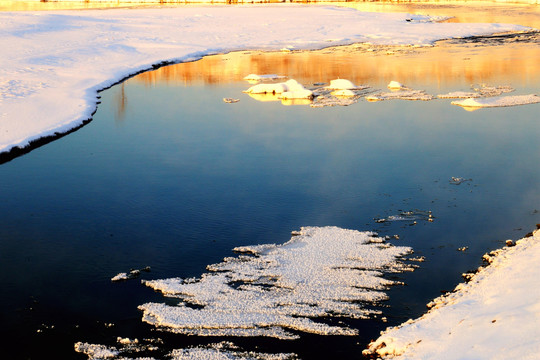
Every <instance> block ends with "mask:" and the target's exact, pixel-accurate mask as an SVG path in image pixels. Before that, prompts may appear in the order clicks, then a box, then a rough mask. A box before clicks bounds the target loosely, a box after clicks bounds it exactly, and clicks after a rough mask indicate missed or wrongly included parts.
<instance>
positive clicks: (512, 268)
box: [369, 230, 540, 359]
mask: <svg viewBox="0 0 540 360" xmlns="http://www.w3.org/2000/svg"><path fill="white" fill-rule="evenodd" d="M509 244H510V245H513V243H511V242H510V243H509ZM539 258H540V230H536V231H535V232H534V233H533V234H532V236H531V237H526V238H524V239H522V240H520V241H517V244H516V246H512V247H507V248H504V249H501V250H498V251H495V252H493V253H492V254H489V255H486V256H484V259H485V260H487V261H488V262H490V263H491V264H490V265H489V266H487V267H485V268H481V269H480V271H479V272H478V273H476V274H475V275H474V276H472V277H471V280H470V282H468V283H466V284H460V285H458V286H457V288H456V290H457V292H453V293H451V294H449V295H448V296H443V297H440V298H438V299H436V300H434V301H433V302H432V303H430V306H431V307H432V309H431V310H430V311H429V312H428V313H427V314H426V315H424V316H422V317H421V318H420V319H418V320H414V321H412V320H411V321H409V322H406V323H405V324H403V325H402V326H400V327H396V328H391V329H388V330H386V331H385V332H384V333H383V334H382V335H381V337H380V338H379V339H377V340H376V341H374V342H373V343H371V344H370V348H369V349H370V352H372V353H375V354H377V355H380V356H387V357H394V356H397V355H401V356H400V357H399V358H400V359H537V358H538V356H539V354H540V343H539V342H538V338H539V337H540V326H539V323H540V278H539V277H538V271H537V270H538V259H539Z"/></svg>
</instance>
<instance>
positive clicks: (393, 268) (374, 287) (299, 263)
mask: <svg viewBox="0 0 540 360" xmlns="http://www.w3.org/2000/svg"><path fill="white" fill-rule="evenodd" d="M234 250H235V251H237V252H240V253H241V254H240V255H239V256H237V257H228V258H225V259H224V261H223V262H221V263H219V264H214V265H210V266H208V270H209V272H208V273H205V274H203V275H202V276H201V277H200V278H191V279H181V278H173V279H165V280H154V281H143V283H144V284H146V285H147V286H149V287H152V288H153V289H155V290H159V291H161V292H162V293H163V294H165V295H167V296H170V297H176V298H178V299H180V303H179V304H178V305H177V306H171V305H166V304H162V303H147V304H144V305H141V306H140V307H139V308H140V310H142V311H143V312H144V315H143V320H144V321H146V322H148V323H149V324H152V325H155V326H159V327H161V328H165V329H166V330H169V331H172V332H177V333H183V334H195V335H203V336H204V335H207V336H268V337H275V338H280V339H293V338H297V337H298V335H296V334H294V333H293V332H291V330H293V331H301V332H308V333H314V334H321V335H354V334H356V331H355V330H353V329H350V328H347V327H344V326H331V325H328V324H325V323H323V322H316V321H314V320H313V319H314V318H321V317H327V316H344V317H350V318H365V317H368V316H369V315H370V314H372V313H374V312H375V311H374V310H367V309H365V308H364V306H363V305H362V303H376V302H379V301H382V300H384V299H386V297H387V296H386V294H385V293H384V290H385V289H386V288H387V287H388V286H390V285H393V284H396V283H395V282H393V281H390V280H386V279H384V278H383V277H382V275H383V273H385V272H399V271H406V270H412V267H411V266H408V265H405V264H403V262H402V261H400V257H402V256H404V255H406V254H409V253H410V252H411V249H410V248H407V247H395V246H391V245H388V244H385V243H384V240H383V239H381V238H376V237H375V234H373V233H369V232H359V231H355V230H346V229H341V228H337V227H306V228H302V229H301V231H300V232H298V233H297V234H296V235H295V236H293V237H292V238H291V240H289V241H288V242H286V243H285V244H283V245H275V244H267V245H256V246H243V247H238V248H235V249H234Z"/></svg>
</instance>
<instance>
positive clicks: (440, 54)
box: [131, 42, 540, 92]
mask: <svg viewBox="0 0 540 360" xmlns="http://www.w3.org/2000/svg"><path fill="white" fill-rule="evenodd" d="M538 59H540V47H539V46H537V45H536V44H530V43H528V44H520V43H513V44H506V45H504V46H501V45H498V46H480V45H478V44H451V43H449V42H440V43H439V44H438V45H437V46H435V47H427V48H414V47H370V46H368V45H361V44H358V45H351V46H346V47H338V48H329V49H324V50H320V51H313V52H291V53H283V52H273V53H265V52H258V51H254V52H236V53H229V54H224V55H213V56H208V57H205V58H203V59H202V60H200V61H195V62H190V63H183V64H177V65H172V66H166V67H162V68H160V69H158V70H155V71H150V72H146V73H143V74H140V75H138V76H136V77H135V78H133V79H132V80H131V81H137V82H140V83H145V84H147V85H152V84H157V83H160V84H174V85H192V84H210V85H212V84H220V83H228V82H238V81H243V78H244V77H245V76H246V75H248V74H250V73H255V74H277V75H283V76H287V77H289V78H294V79H296V80H298V81H299V82H301V83H303V84H306V85H310V84H313V83H319V82H325V83H328V82H329V81H330V80H332V79H338V78H342V79H348V80H351V81H352V82H354V83H355V84H357V85H360V84H363V85H370V86H373V87H385V86H386V84H388V82H390V81H392V80H396V81H399V82H401V83H403V84H406V85H408V86H411V87H413V86H414V87H422V89H425V90H431V91H455V90H467V89H468V87H469V86H470V85H473V84H489V85H511V86H514V87H516V88H518V89H519V88H533V89H535V90H534V91H536V92H537V91H538V88H537V86H538V84H539V80H540V67H539V66H538ZM245 83H246V88H247V87H248V86H249V84H248V83H247V82H245Z"/></svg>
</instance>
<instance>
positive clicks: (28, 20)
mask: <svg viewBox="0 0 540 360" xmlns="http://www.w3.org/2000/svg"><path fill="white" fill-rule="evenodd" d="M283 6H285V5H279V6H264V7H262V6H240V7H201V8H197V7H188V8H171V9H138V10H126V9H119V10H111V11H95V10H89V11H85V12H79V11H54V12H36V13H32V12H24V13H9V12H4V13H0V19H1V21H0V24H1V25H0V34H1V38H0V45H1V46H2V48H4V49H10V51H9V52H8V53H7V54H5V55H3V56H2V58H1V59H0V90H1V93H0V106H1V107H0V152H6V151H10V150H11V149H13V148H14V147H21V148H22V147H26V146H28V145H29V144H30V143H32V142H34V141H36V140H38V139H40V138H43V137H47V136H55V135H58V134H62V133H65V132H68V131H70V130H71V129H73V128H76V127H78V126H80V125H81V124H82V123H83V122H84V121H86V120H88V119H90V118H91V116H92V113H93V112H94V111H95V109H96V106H97V102H98V97H97V92H98V91H99V90H101V89H103V88H106V87H108V86H111V85H112V84H114V83H116V82H118V81H120V80H121V79H123V78H125V77H126V76H129V75H131V74H134V73H137V72H140V71H143V70H145V69H149V68H151V67H152V65H154V64H160V63H163V62H180V61H191V60H194V59H198V58H200V57H201V56H203V55H206V54H211V53H216V52H226V51H231V50H238V49H264V50H278V49H281V48H284V47H287V48H288V49H293V50H294V49H315V48H323V47H327V46H331V45H340V44H349V43H354V42H371V43H376V44H414V45H426V44H431V43H433V42H434V41H436V40H439V39H444V38H452V37H466V36H472V35H484V34H491V33H497V32H506V31H522V30H526V28H525V27H523V26H518V25H500V24H450V23H444V24H443V23H436V22H432V21H430V18H429V17H425V16H411V15H408V14H399V13H394V14H383V13H362V12H358V11H355V10H351V9H343V8H330V7H319V6H309V7H306V6H295V5H292V6H287V11H286V12H285V11H283V9H284V8H283ZM261 19H264V21H261Z"/></svg>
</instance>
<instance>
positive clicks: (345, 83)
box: [326, 79, 357, 90]
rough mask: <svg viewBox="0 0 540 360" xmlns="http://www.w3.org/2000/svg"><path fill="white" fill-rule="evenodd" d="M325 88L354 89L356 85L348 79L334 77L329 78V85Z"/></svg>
mask: <svg viewBox="0 0 540 360" xmlns="http://www.w3.org/2000/svg"><path fill="white" fill-rule="evenodd" d="M326 88H327V89H331V90H351V89H356V88H357V86H356V85H354V84H353V83H352V82H351V81H350V80H346V79H336V80H330V85H328V86H327V87H326Z"/></svg>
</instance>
